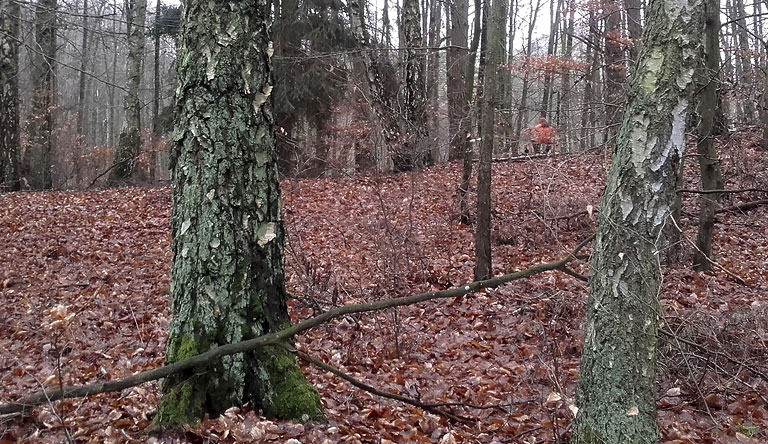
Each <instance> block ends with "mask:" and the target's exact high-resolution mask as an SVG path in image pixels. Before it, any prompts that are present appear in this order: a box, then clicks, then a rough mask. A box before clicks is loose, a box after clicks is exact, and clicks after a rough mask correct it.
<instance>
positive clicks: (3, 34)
mask: <svg viewBox="0 0 768 444" xmlns="http://www.w3.org/2000/svg"><path fill="white" fill-rule="evenodd" d="M19 9H20V8H19V4H18V3H17V2H16V1H14V0H0V192H2V191H16V190H18V189H19V188H20V183H19V143H20V139H19V81H18V75H19V44H18V38H19V13H20V11H19Z"/></svg>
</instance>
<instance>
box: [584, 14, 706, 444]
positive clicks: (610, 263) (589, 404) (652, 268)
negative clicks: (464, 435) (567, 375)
mask: <svg viewBox="0 0 768 444" xmlns="http://www.w3.org/2000/svg"><path fill="white" fill-rule="evenodd" d="M703 10H704V2H703V0H652V1H651V3H650V7H649V17H648V22H647V23H648V24H647V27H646V29H645V31H644V34H643V46H642V48H641V50H640V55H639V60H638V64H637V65H636V69H635V70H634V72H633V75H632V80H631V84H630V88H631V94H630V97H631V100H630V102H629V104H628V106H627V109H626V112H625V113H624V119H623V122H622V125H621V130H620V131H619V136H618V142H617V147H616V150H615V151H614V158H613V164H612V165H611V170H610V172H609V174H608V178H607V184H606V190H605V197H604V199H603V204H602V209H601V211H600V217H599V225H598V230H597V236H596V238H595V243H594V247H593V254H592V264H591V267H590V269H591V272H590V274H591V278H590V292H589V299H588V301H587V319H586V325H585V326H584V335H585V337H584V346H583V350H582V358H581V367H580V375H581V379H580V381H579V385H578V389H577V394H576V403H577V406H578V408H579V410H578V413H577V415H576V418H575V423H574V432H573V437H572V442H573V443H574V444H649V443H657V442H658V439H659V436H658V427H657V425H656V384H655V383H656V358H657V349H658V325H659V317H660V310H661V308H660V306H659V290H660V284H661V270H660V264H659V249H660V248H661V245H660V239H659V238H660V233H661V230H662V229H663V227H664V225H665V224H666V223H668V217H669V212H670V207H671V206H672V202H673V200H674V197H675V194H676V193H675V192H676V190H675V182H676V178H677V171H678V164H679V162H680V158H681V156H682V153H683V151H684V147H685V133H686V121H687V120H688V111H689V108H690V103H691V100H692V99H691V96H692V94H693V92H694V89H695V86H696V79H695V70H696V69H697V68H698V66H699V63H700V54H701V52H700V51H701V44H702V38H703V36H702V32H701V30H702V29H703V27H704V22H703V17H704V14H703V12H704V11H703Z"/></svg>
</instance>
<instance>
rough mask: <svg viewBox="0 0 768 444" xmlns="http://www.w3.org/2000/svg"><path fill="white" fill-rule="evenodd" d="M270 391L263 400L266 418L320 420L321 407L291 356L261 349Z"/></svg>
mask: <svg viewBox="0 0 768 444" xmlns="http://www.w3.org/2000/svg"><path fill="white" fill-rule="evenodd" d="M259 359H261V360H262V363H263V365H264V367H265V368H266V371H267V374H268V378H269V384H270V385H271V388H272V393H271V395H272V396H271V397H270V399H264V400H262V401H263V406H262V407H263V408H264V413H265V414H266V415H267V416H270V417H273V418H279V419H294V420H308V419H319V418H322V417H323V406H322V404H321V403H320V396H319V395H318V394H317V391H316V390H315V388H314V387H313V386H312V385H311V384H310V383H309V382H308V381H307V379H306V377H305V376H304V373H302V372H301V369H300V368H299V366H298V364H296V360H295V359H294V357H293V355H291V354H288V353H287V352H284V351H282V350H276V349H265V350H263V351H262V352H261V353H259Z"/></svg>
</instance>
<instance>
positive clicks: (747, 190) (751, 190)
mask: <svg viewBox="0 0 768 444" xmlns="http://www.w3.org/2000/svg"><path fill="white" fill-rule="evenodd" d="M677 192H678V193H691V194H737V193H768V190H763V189H761V188H741V189H738V190H677Z"/></svg>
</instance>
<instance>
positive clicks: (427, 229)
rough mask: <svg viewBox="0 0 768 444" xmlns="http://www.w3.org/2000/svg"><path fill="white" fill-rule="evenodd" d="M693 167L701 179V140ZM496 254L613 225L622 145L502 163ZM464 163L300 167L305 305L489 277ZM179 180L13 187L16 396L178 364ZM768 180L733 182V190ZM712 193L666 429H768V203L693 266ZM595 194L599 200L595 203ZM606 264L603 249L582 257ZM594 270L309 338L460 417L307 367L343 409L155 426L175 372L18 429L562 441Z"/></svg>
mask: <svg viewBox="0 0 768 444" xmlns="http://www.w3.org/2000/svg"><path fill="white" fill-rule="evenodd" d="M745 145H746V143H744V141H738V140H737V141H733V140H732V141H731V142H730V143H729V144H728V145H726V146H724V147H723V157H724V163H723V165H724V169H725V174H726V179H727V183H726V188H729V189H736V188H763V189H765V188H766V184H768V177H767V175H768V160H766V156H765V153H758V152H756V151H754V150H753V149H752V148H749V147H747V148H744V146H745ZM691 159H692V160H691V161H689V168H688V170H687V171H688V176H689V178H688V180H689V184H688V185H687V186H686V188H697V185H696V184H697V180H695V177H696V175H695V171H696V166H695V158H691ZM493 168H494V182H493V202H494V203H493V225H494V228H493V242H494V243H493V270H494V273H495V274H497V275H498V274H502V273H506V272H510V271H513V270H519V269H522V268H525V267H527V266H530V265H533V264H536V263H539V262H544V261H552V260H556V259H559V258H561V257H563V256H565V255H566V254H567V252H568V251H569V249H571V248H573V247H574V246H575V245H576V244H578V243H579V242H580V241H581V240H583V239H584V238H586V237H588V236H589V235H590V234H591V233H592V232H593V231H594V228H595V222H594V214H595V212H596V211H598V207H599V204H600V201H599V198H600V193H601V191H602V187H603V182H604V176H605V172H606V170H607V168H608V158H607V156H605V155H604V154H588V155H574V156H557V157H550V158H546V159H537V160H530V161H525V162H500V163H495V164H494V165H493ZM459 175H460V166H459V165H458V164H457V163H453V164H444V165H438V166H435V167H433V168H430V169H429V170H427V171H423V172H418V173H413V174H400V175H383V176H376V175H355V176H349V177H341V178H323V179H306V180H286V181H284V182H283V183H282V190H283V196H284V214H285V219H286V222H287V233H288V242H287V245H286V276H287V286H288V289H289V292H290V293H291V294H292V295H293V296H294V299H292V300H291V301H290V306H291V314H292V316H293V318H294V320H300V319H305V318H308V317H311V316H313V315H314V314H317V313H319V312H321V311H324V310H327V309H328V308H330V307H332V306H336V305H341V304H351V303H359V302H365V301H373V300H378V299H382V298H390V297H396V296H405V295H410V294H414V293H419V292H424V291H429V290H435V289H446V288H450V287H453V286H458V285H461V284H463V283H466V282H469V281H471V278H472V267H473V255H474V253H473V251H474V250H473V248H474V247H473V244H474V243H473V228H472V227H471V226H466V225H462V224H460V223H459V215H458V211H457V193H456V184H457V181H458V178H459ZM170 196H171V191H170V189H169V188H167V187H165V188H124V189H112V190H103V191H85V192H83V191H60V192H59V191H57V192H48V193H10V194H3V195H0V208H2V209H3V210H2V212H1V213H0V301H2V303H3V307H4V308H3V309H2V311H1V312H0V325H2V327H1V328H0V387H2V389H1V391H0V403H4V402H8V401H12V400H14V399H16V398H18V397H19V396H21V395H23V394H29V393H31V392H34V391H38V390H40V389H41V388H42V387H47V388H51V389H54V388H57V387H58V386H59V383H60V382H62V383H63V384H64V385H79V384H85V383H90V382H95V381H100V380H109V379H115V378H119V377H122V376H125V375H130V374H133V373H136V372H139V371H142V370H146V369H150V368H153V367H157V366H160V365H161V364H162V362H163V354H164V346H165V341H166V337H167V332H166V330H167V327H168V323H169V308H168V294H167V292H168V288H169V284H170V277H169V269H170V260H171V253H170V230H169V216H170ZM759 199H766V196H765V194H760V193H740V194H732V195H729V196H727V197H726V199H725V200H724V201H723V202H721V205H722V207H723V208H725V207H729V206H732V205H736V204H738V203H742V202H747V201H754V200H759ZM697 201H698V197H696V196H692V195H686V196H685V199H684V206H683V218H682V221H681V225H682V227H683V229H684V238H683V241H682V248H683V251H684V252H686V256H685V257H686V259H684V260H683V261H682V262H681V263H680V264H678V265H674V266H670V267H665V268H664V276H665V277H664V281H663V290H662V293H661V299H662V305H663V308H664V310H665V315H666V316H665V320H664V322H663V323H662V328H663V329H664V331H666V332H668V333H670V335H662V337H661V356H660V361H659V362H660V367H659V377H658V387H659V389H658V408H659V423H660V429H661V433H662V442H665V443H668V444H673V443H674V444H682V443H715V442H716V443H742V444H750V443H755V444H757V443H765V442H768V405H767V403H766V398H768V380H767V378H766V375H768V352H766V350H768V206H761V207H757V208H755V209H751V210H748V211H741V212H725V213H720V214H718V216H717V217H718V222H717V224H716V231H715V236H714V250H715V258H716V260H717V262H718V264H719V265H718V266H717V267H715V269H714V270H713V271H712V272H706V273H698V272H693V271H691V269H690V260H689V259H687V257H688V255H689V254H688V253H690V250H691V247H690V245H689V244H688V241H687V239H693V238H695V230H696V227H695V223H696V216H695V215H696V214H697V212H698V209H697V208H698V205H697ZM588 208H590V210H592V211H588ZM575 268H576V269H577V270H578V271H579V272H581V273H585V274H586V273H587V272H588V267H587V264H586V263H580V264H576V265H575ZM586 297H587V287H586V285H585V284H584V283H583V282H581V281H579V280H576V279H574V278H572V277H569V276H567V275H565V274H563V273H561V272H559V271H558V272H546V273H542V274H539V275H536V276H533V277H531V278H528V279H524V280H520V281H515V282H513V283H511V284H508V285H504V286H502V287H499V288H497V289H495V290H488V291H483V292H479V293H475V294H471V295H468V296H464V297H460V298H455V299H446V300H439V301H431V302H426V303H422V304H420V305H414V306H409V307H403V308H399V309H396V310H389V311H382V312H376V313H370V314H363V315H356V316H348V317H345V318H342V319H339V320H335V321H333V322H331V323H329V324H327V325H325V326H322V327H318V328H315V329H313V330H311V331H309V332H306V333H305V334H302V335H301V336H299V337H298V338H297V343H298V346H299V348H300V349H302V350H304V351H305V352H307V353H309V354H310V355H313V356H315V357H318V358H320V359H322V360H325V361H326V362H328V363H330V364H332V365H334V366H336V367H338V368H340V369H341V370H342V371H344V372H346V373H348V374H349V375H351V376H353V377H354V378H357V379H359V380H362V381H364V382H366V383H367V384H369V385H372V386H375V387H377V388H378V389H380V390H383V391H389V392H396V393H399V394H402V395H404V396H407V397H410V398H413V399H419V400H420V401H421V402H424V403H445V405H444V406H443V407H442V408H443V409H444V410H447V411H450V412H451V413H453V414H454V415H457V416H460V417H462V418H465V421H463V422H457V421H451V420H448V419H446V418H445V417H442V416H438V415H435V414H432V413H425V412H424V411H422V410H421V409H418V408H415V407H412V406H409V405H406V404H402V403H399V402H396V401H392V400H388V399H382V398H379V397H377V396H374V395H372V394H370V393H368V392H364V391H361V390H359V389H357V388H355V387H353V386H351V385H350V384H349V383H347V382H345V381H343V380H341V379H338V378H336V377H335V376H333V375H332V374H331V373H328V372H325V371H323V370H320V369H318V368H315V367H312V366H310V365H309V364H304V363H303V364H302V365H303V368H304V369H305V371H306V372H307V374H308V376H309V379H310V380H311V381H312V382H313V383H314V384H315V386H316V387H317V388H318V390H319V392H320V395H321V397H322V399H323V403H324V406H325V409H326V414H327V420H326V421H324V422H320V423H308V424H303V425H302V424H292V423H286V422H273V421H269V420H266V419H265V418H263V417H262V416H260V415H259V414H258V411H256V412H255V411H253V409H251V408H249V407H248V406H244V407H243V408H233V409H231V410H230V411H228V412H227V414H225V415H223V416H222V417H220V418H217V419H207V420H205V421H203V422H202V423H200V424H198V425H196V426H193V427H190V428H189V429H187V430H186V431H183V432H179V431H176V432H168V431H166V432H161V433H157V432H156V433H150V432H149V430H150V427H149V426H150V422H151V421H150V419H148V418H150V417H151V414H152V412H153V410H154V409H155V406H156V405H157V401H158V396H159V390H158V385H157V384H156V383H150V384H145V385H143V386H139V387H135V388H132V389H128V390H125V391H123V392H121V393H112V394H102V395H97V396H93V397H91V398H88V399H69V400H64V401H58V402H54V403H51V404H49V405H46V406H42V407H38V408H34V409H31V410H29V411H28V412H26V414H25V415H24V416H19V415H11V416H9V417H5V418H2V422H1V423H0V436H1V437H0V443H2V444H7V443H12V442H41V443H45V442H50V443H59V442H77V443H86V442H87V443H131V442H155V443H157V442H169V443H170V442H191V443H210V442H222V443H234V442H270V443H271V442H275V443H290V444H296V443H304V444H307V443H390V442H395V443H412V442H435V443H441V444H452V443H462V442H463V443H502V442H511V443H561V442H567V437H568V436H569V434H570V423H571V420H572V418H573V413H572V406H573V404H574V393H575V387H576V381H577V378H578V361H579V355H580V350H581V336H582V327H581V325H582V322H583V319H584V305H585V302H586Z"/></svg>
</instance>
